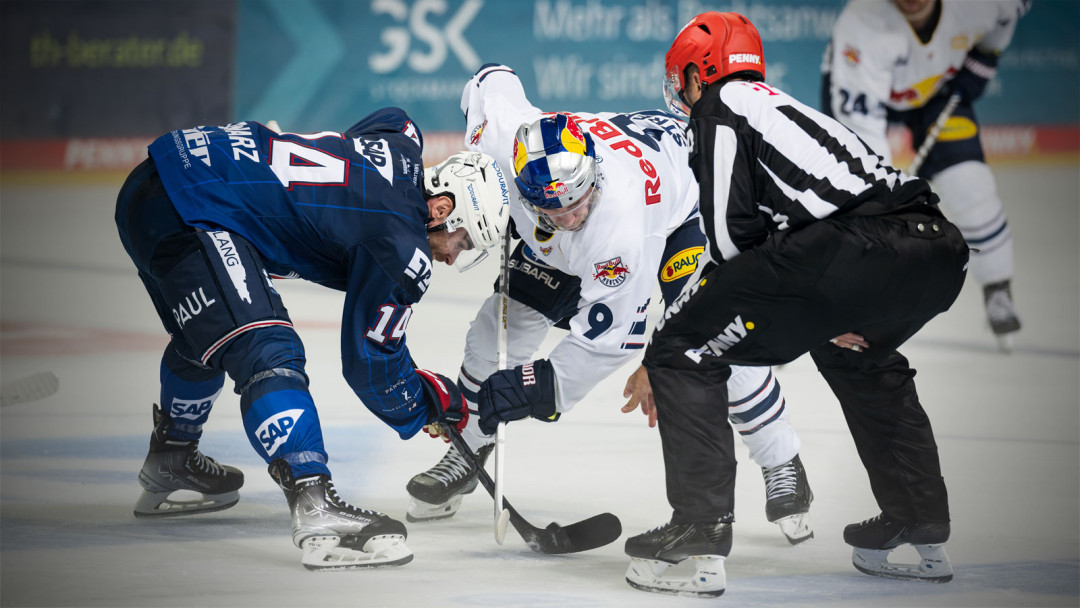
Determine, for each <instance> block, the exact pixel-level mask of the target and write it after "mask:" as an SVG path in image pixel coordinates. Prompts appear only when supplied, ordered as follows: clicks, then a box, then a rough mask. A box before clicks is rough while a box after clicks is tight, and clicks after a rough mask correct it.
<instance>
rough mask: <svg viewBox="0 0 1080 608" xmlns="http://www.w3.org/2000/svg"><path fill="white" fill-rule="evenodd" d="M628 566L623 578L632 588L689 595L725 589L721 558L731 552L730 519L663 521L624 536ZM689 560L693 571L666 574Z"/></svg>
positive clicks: (716, 594) (707, 594) (715, 594)
mask: <svg viewBox="0 0 1080 608" xmlns="http://www.w3.org/2000/svg"><path fill="white" fill-rule="evenodd" d="M625 550H626V554H627V555H629V556H630V558H631V559H630V567H629V568H627V570H626V582H627V583H629V584H630V586H631V587H633V588H635V589H640V590H642V591H652V592H653V593H668V594H672V595H685V596H691V597H719V596H720V595H723V593H724V587H725V584H726V576H725V573H724V560H725V559H726V558H727V556H728V554H729V553H731V524H730V523H711V524H703V523H694V524H671V523H668V524H664V525H662V526H660V527H658V528H654V529H652V530H649V531H648V532H646V533H644V534H639V535H637V536H632V537H630V538H628V539H626V548H625ZM687 560H690V563H691V565H692V566H694V568H695V570H694V572H693V573H692V574H689V573H682V574H678V573H675V574H668V572H667V570H668V568H670V567H672V566H675V565H677V564H681V563H682V562H685V561H687Z"/></svg>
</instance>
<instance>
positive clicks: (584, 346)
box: [407, 64, 813, 544]
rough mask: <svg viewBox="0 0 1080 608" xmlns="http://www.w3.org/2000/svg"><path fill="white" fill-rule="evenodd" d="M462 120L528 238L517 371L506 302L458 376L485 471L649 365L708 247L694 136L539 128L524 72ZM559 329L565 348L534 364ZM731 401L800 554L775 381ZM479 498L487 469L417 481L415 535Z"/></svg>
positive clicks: (733, 384) (585, 117) (479, 89)
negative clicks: (535, 426)
mask: <svg viewBox="0 0 1080 608" xmlns="http://www.w3.org/2000/svg"><path fill="white" fill-rule="evenodd" d="M461 108H462V111H463V112H464V113H465V116H466V121H467V130H466V144H467V146H468V147H469V148H470V149H471V150H474V151H483V152H485V153H487V154H490V155H492V156H493V157H494V158H495V159H496V160H497V162H498V163H499V164H500V166H503V167H509V168H510V170H511V171H512V173H513V174H514V176H515V177H516V180H515V183H516V185H517V188H516V190H517V191H518V192H512V193H511V194H512V196H511V218H512V221H513V224H514V225H515V226H516V229H517V232H518V233H519V235H520V237H521V239H522V242H521V243H519V244H518V246H517V248H516V250H515V252H514V254H513V255H512V256H511V260H510V281H509V294H510V308H509V326H508V330H507V334H508V346H507V350H508V356H507V362H508V368H509V369H505V370H497V369H496V368H497V350H496V346H497V345H496V330H497V327H496V326H497V322H496V319H497V317H496V314H497V311H498V301H499V296H498V294H497V293H496V294H493V295H492V296H491V297H490V298H489V299H488V300H487V301H485V303H484V304H483V305H482V306H481V308H480V310H479V312H478V313H477V316H476V319H475V320H474V321H473V323H472V325H471V327H470V329H469V332H468V336H467V343H466V347H465V354H464V361H463V363H462V366H461V371H460V375H459V377H458V382H459V385H460V387H461V389H462V392H463V394H464V395H465V397H466V399H467V400H468V401H469V404H470V409H475V408H478V412H479V416H473V417H472V422H471V423H470V424H469V426H468V427H467V428H466V430H465V432H464V433H463V437H464V438H465V439H466V441H467V442H468V444H469V446H470V447H471V448H472V450H473V451H474V452H476V453H477V454H478V455H479V456H480V458H481V462H483V460H485V459H486V458H487V455H488V453H489V452H490V449H491V444H492V441H493V440H494V437H492V436H491V433H493V432H494V431H495V428H496V426H497V425H498V423H499V422H500V421H506V422H509V421H513V420H518V419H522V418H526V417H529V416H532V417H533V418H538V419H541V420H546V421H555V420H557V419H558V418H559V417H560V416H561V415H562V414H565V413H566V412H568V411H570V409H571V408H573V407H574V406H575V405H576V404H577V403H578V402H580V401H581V400H582V399H583V398H584V397H585V396H586V395H587V394H588V393H589V391H590V390H592V389H593V388H594V387H595V386H596V385H597V384H598V383H599V381H600V380H602V379H603V378H605V377H607V376H608V375H610V374H611V373H613V372H615V371H616V370H617V369H619V368H620V367H621V366H623V365H624V364H625V363H627V362H628V361H630V360H631V359H633V358H635V357H636V356H638V355H640V353H641V349H642V348H644V346H645V343H646V335H645V327H646V312H647V307H648V304H649V299H650V297H651V296H652V294H653V290H654V288H655V286H656V284H657V279H658V280H659V284H660V288H661V292H662V295H663V297H664V299H665V300H666V301H671V300H672V299H674V297H675V296H676V295H677V294H678V293H679V291H680V290H681V287H682V285H683V284H684V283H685V282H686V281H687V280H688V279H689V278H690V276H691V275H692V274H693V272H694V270H695V269H696V266H697V258H698V256H699V255H700V254H701V252H702V251H703V245H704V243H705V237H704V234H703V233H702V232H701V229H700V227H699V223H698V211H697V199H698V194H697V193H698V189H697V184H696V182H695V181H694V177H693V174H692V173H691V171H690V169H689V167H688V165H687V155H688V150H689V145H688V142H687V141H686V137H685V134H684V129H685V125H684V124H683V123H681V122H678V121H676V120H675V119H674V118H672V117H671V116H670V115H668V114H664V113H662V112H659V111H645V112H636V113H631V114H615V113H607V112H605V113H600V114H591V113H584V112H582V113H576V114H564V113H559V114H551V113H543V112H541V111H540V110H539V109H538V108H536V107H535V106H533V105H532V104H531V103H530V102H529V100H528V99H527V98H526V96H525V92H524V90H523V88H522V85H521V82H520V80H519V79H518V77H517V75H516V74H515V73H514V72H513V70H511V69H510V68H508V67H506V66H502V65H495V64H489V65H486V66H484V67H482V68H481V69H480V70H479V71H478V72H477V73H476V75H475V76H473V78H472V79H471V80H470V81H469V82H468V83H467V84H466V86H465V90H464V93H463V95H462V100H461ZM511 188H512V189H513V187H511ZM515 194H520V197H515V196H514V195H515ZM515 199H516V200H515ZM654 277H657V278H654ZM552 325H555V326H557V327H561V328H564V329H569V333H568V334H567V335H566V336H565V337H564V338H563V339H562V340H561V341H560V342H559V343H558V344H557V345H556V346H555V347H554V348H553V349H552V350H551V352H550V353H549V354H548V356H547V357H546V358H541V359H534V358H533V357H534V356H535V354H536V350H537V348H538V347H539V345H540V343H541V342H542V341H543V339H544V337H545V336H546V334H547V332H548V330H549V329H550V328H551V326H552ZM728 386H729V390H730V393H731V407H730V409H729V419H730V421H731V423H732V426H733V427H734V428H735V429H736V430H738V431H739V433H740V435H741V437H742V439H743V442H744V443H745V444H746V446H747V447H748V448H749V450H750V456H751V458H752V459H753V460H754V461H755V462H756V463H757V464H758V465H759V466H760V467H762V474H763V476H764V479H765V485H766V517H767V519H768V520H769V521H772V522H776V523H777V524H778V525H779V526H780V528H781V530H782V532H783V533H784V535H785V536H786V537H787V538H788V540H789V542H791V543H792V544H797V543H800V542H802V541H805V540H808V539H810V538H812V537H813V531H812V528H811V526H810V523H809V516H808V512H809V507H810V502H811V500H812V499H813V494H812V493H811V491H810V487H809V485H808V483H807V479H806V473H805V472H804V470H803V466H802V462H801V460H800V459H799V445H800V444H799V438H798V436H797V435H796V433H795V431H794V429H793V428H792V427H791V424H790V423H789V421H788V419H787V415H786V410H785V403H784V397H783V394H782V392H781V389H780V385H779V384H778V383H777V381H776V378H775V377H774V376H773V374H772V372H771V370H770V369H769V368H768V367H736V368H734V371H733V372H732V375H731V379H730V381H729V383H728ZM652 423H653V424H655V421H652ZM476 484H477V470H476V469H475V468H473V467H471V466H470V465H469V461H468V459H466V458H464V457H463V455H462V454H460V453H459V452H458V451H457V449H456V448H454V447H451V448H450V449H449V451H448V452H447V454H446V455H445V456H444V457H443V458H442V460H441V461H440V462H439V463H437V464H436V465H435V466H434V467H432V468H431V469H429V470H428V471H425V472H423V473H420V474H418V475H416V476H414V477H413V478H412V480H411V481H410V482H409V484H408V487H407V489H408V492H409V494H410V496H411V498H412V500H411V502H410V507H409V512H408V519H409V521H419V520H431V519H442V518H447V517H450V516H452V515H453V514H454V513H455V512H456V511H457V509H458V507H459V506H460V503H461V500H462V495H463V494H466V493H469V492H472V491H473V489H474V488H475V487H476Z"/></svg>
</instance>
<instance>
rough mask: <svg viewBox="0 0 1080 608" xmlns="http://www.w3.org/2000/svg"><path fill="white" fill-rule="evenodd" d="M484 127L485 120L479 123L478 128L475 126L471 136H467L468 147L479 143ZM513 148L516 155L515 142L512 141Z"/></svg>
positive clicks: (485, 124)
mask: <svg viewBox="0 0 1080 608" xmlns="http://www.w3.org/2000/svg"><path fill="white" fill-rule="evenodd" d="M486 126H487V119H486V118H485V119H484V122H482V123H480V125H479V126H477V127H476V128H474V129H473V132H472V134H471V135H470V136H469V145H470V146H475V145H476V144H477V143H479V142H480V138H481V137H483V135H484V127H486ZM514 148H515V150H514V153H515V154H516V153H517V140H514Z"/></svg>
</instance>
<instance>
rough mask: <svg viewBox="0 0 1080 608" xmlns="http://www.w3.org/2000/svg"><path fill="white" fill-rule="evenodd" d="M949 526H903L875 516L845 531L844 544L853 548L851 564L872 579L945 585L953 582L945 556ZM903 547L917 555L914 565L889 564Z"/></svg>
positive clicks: (888, 518)
mask: <svg viewBox="0 0 1080 608" xmlns="http://www.w3.org/2000/svg"><path fill="white" fill-rule="evenodd" d="M947 540H949V524H948V523H933V524H906V523H902V522H900V521H897V520H895V519H893V518H891V517H889V516H887V515H884V514H882V515H878V516H877V517H874V518H871V519H868V520H866V521H863V522H861V523H857V524H851V525H849V526H847V527H846V528H844V542H846V543H847V544H849V545H851V546H853V547H854V550H853V551H852V554H851V562H852V564H854V566H855V569H856V570H858V571H859V572H862V573H864V574H869V575H871V576H881V577H885V578H896V579H903V580H918V581H926V582H931V583H947V582H949V581H951V580H952V578H953V570H952V564H951V563H950V562H949V557H948V555H946V553H945V541H947ZM904 545H911V546H912V547H914V548H915V551H917V552H918V554H919V557H920V561H919V563H917V564H903V563H895V562H890V561H889V554H890V553H891V552H892V551H894V550H895V549H897V548H899V547H902V546H904Z"/></svg>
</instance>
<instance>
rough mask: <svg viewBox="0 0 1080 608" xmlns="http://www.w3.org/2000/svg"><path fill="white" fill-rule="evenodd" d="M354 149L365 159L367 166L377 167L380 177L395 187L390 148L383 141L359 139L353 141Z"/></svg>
mask: <svg viewBox="0 0 1080 608" xmlns="http://www.w3.org/2000/svg"><path fill="white" fill-rule="evenodd" d="M353 148H354V149H355V150H356V152H357V153H358V154H359V155H360V156H363V157H364V160H366V161H367V164H369V165H371V166H372V167H375V170H376V171H378V172H379V175H380V176H382V178H383V179H385V180H386V183H388V184H390V185H391V186H393V185H394V167H393V165H392V164H391V163H390V160H389V159H390V146H389V145H388V144H387V143H386V140H383V139H364V138H362V137H357V138H356V139H354V140H353Z"/></svg>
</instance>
